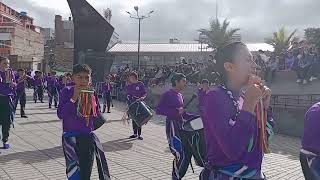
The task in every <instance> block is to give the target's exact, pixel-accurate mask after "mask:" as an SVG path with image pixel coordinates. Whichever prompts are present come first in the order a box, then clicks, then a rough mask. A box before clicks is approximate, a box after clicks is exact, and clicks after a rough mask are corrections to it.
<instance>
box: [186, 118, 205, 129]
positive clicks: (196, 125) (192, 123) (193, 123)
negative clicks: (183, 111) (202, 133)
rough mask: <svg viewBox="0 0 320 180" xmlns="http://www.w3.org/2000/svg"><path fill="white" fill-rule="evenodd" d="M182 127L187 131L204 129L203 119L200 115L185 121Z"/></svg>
mask: <svg viewBox="0 0 320 180" xmlns="http://www.w3.org/2000/svg"><path fill="white" fill-rule="evenodd" d="M182 129H183V130H185V131H197V130H201V129H203V123H202V119H201V118H200V117H198V116H196V117H195V118H193V119H191V120H188V121H185V122H184V123H183V124H182Z"/></svg>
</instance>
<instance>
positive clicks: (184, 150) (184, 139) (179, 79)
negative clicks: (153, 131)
mask: <svg viewBox="0 0 320 180" xmlns="http://www.w3.org/2000/svg"><path fill="white" fill-rule="evenodd" d="M171 83H172V89H170V90H168V91H166V92H165V93H163V94H162V95H161V97H160V102H159V104H158V106H157V108H156V113H157V114H158V115H163V116H166V135H167V140H168V144H169V147H170V150H171V153H172V154H173V155H174V157H175V158H174V160H173V167H172V179H173V180H180V179H182V178H183V177H184V176H185V174H186V172H187V170H188V167H189V164H190V163H191V158H192V156H194V158H195V160H196V162H197V164H198V162H199V164H201V163H202V162H201V161H203V160H202V159H201V157H200V156H201V155H199V156H197V154H196V153H194V152H193V146H194V145H193V142H196V141H198V140H199V139H198V137H199V136H200V135H199V132H187V131H184V129H183V123H184V122H185V121H187V120H192V119H196V118H199V116H197V115H193V114H189V113H186V112H185V110H184V100H183V96H182V94H181V92H182V90H183V89H184V88H185V86H186V76H185V75H183V74H181V73H177V74H174V75H173V76H172V79H171ZM196 139H198V140H196ZM195 145H196V144H195ZM197 145H199V144H197ZM198 152H199V151H198ZM198 154H199V153H198Z"/></svg>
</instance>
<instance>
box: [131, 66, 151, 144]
mask: <svg viewBox="0 0 320 180" xmlns="http://www.w3.org/2000/svg"><path fill="white" fill-rule="evenodd" d="M126 90H127V103H128V106H130V105H131V104H132V103H134V102H136V101H143V100H144V99H145V98H146V97H147V91H146V89H145V86H144V84H143V82H141V81H138V74H137V73H135V72H131V73H130V75H129V77H128V84H127V87H126ZM129 118H130V117H129ZM132 127H133V135H131V136H130V137H129V138H130V139H133V138H137V137H138V139H139V140H143V138H142V136H141V130H142V128H141V127H140V126H139V125H138V124H137V123H136V122H135V121H134V120H132Z"/></svg>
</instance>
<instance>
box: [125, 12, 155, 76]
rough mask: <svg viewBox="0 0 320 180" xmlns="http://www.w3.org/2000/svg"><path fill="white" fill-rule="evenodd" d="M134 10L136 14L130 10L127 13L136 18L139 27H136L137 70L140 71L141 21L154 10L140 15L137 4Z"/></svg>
mask: <svg viewBox="0 0 320 180" xmlns="http://www.w3.org/2000/svg"><path fill="white" fill-rule="evenodd" d="M134 10H135V11H136V12H137V14H136V15H132V14H131V13H130V12H128V11H127V13H128V14H129V15H130V18H132V19H137V20H138V23H139V24H138V25H139V29H138V70H139V71H140V68H141V67H140V45H141V21H142V20H143V19H147V18H149V17H151V14H152V13H153V12H154V11H150V12H149V13H148V14H147V15H142V16H140V15H139V7H138V6H135V7H134Z"/></svg>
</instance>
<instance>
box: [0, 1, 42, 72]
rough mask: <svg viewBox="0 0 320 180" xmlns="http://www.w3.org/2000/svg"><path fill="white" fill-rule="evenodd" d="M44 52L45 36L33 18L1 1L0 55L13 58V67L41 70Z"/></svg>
mask: <svg viewBox="0 0 320 180" xmlns="http://www.w3.org/2000/svg"><path fill="white" fill-rule="evenodd" d="M43 54H44V41H43V36H42V35H41V33H40V29H39V28H38V27H37V26H35V25H34V24H33V18H32V17H30V16H28V15H27V13H26V12H18V11H16V10H14V9H12V8H10V7H9V6H7V5H5V4H3V3H1V2H0V55H2V56H6V57H9V58H10V59H11V66H12V67H13V68H26V69H34V70H36V69H38V70H41V69H42V60H43Z"/></svg>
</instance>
